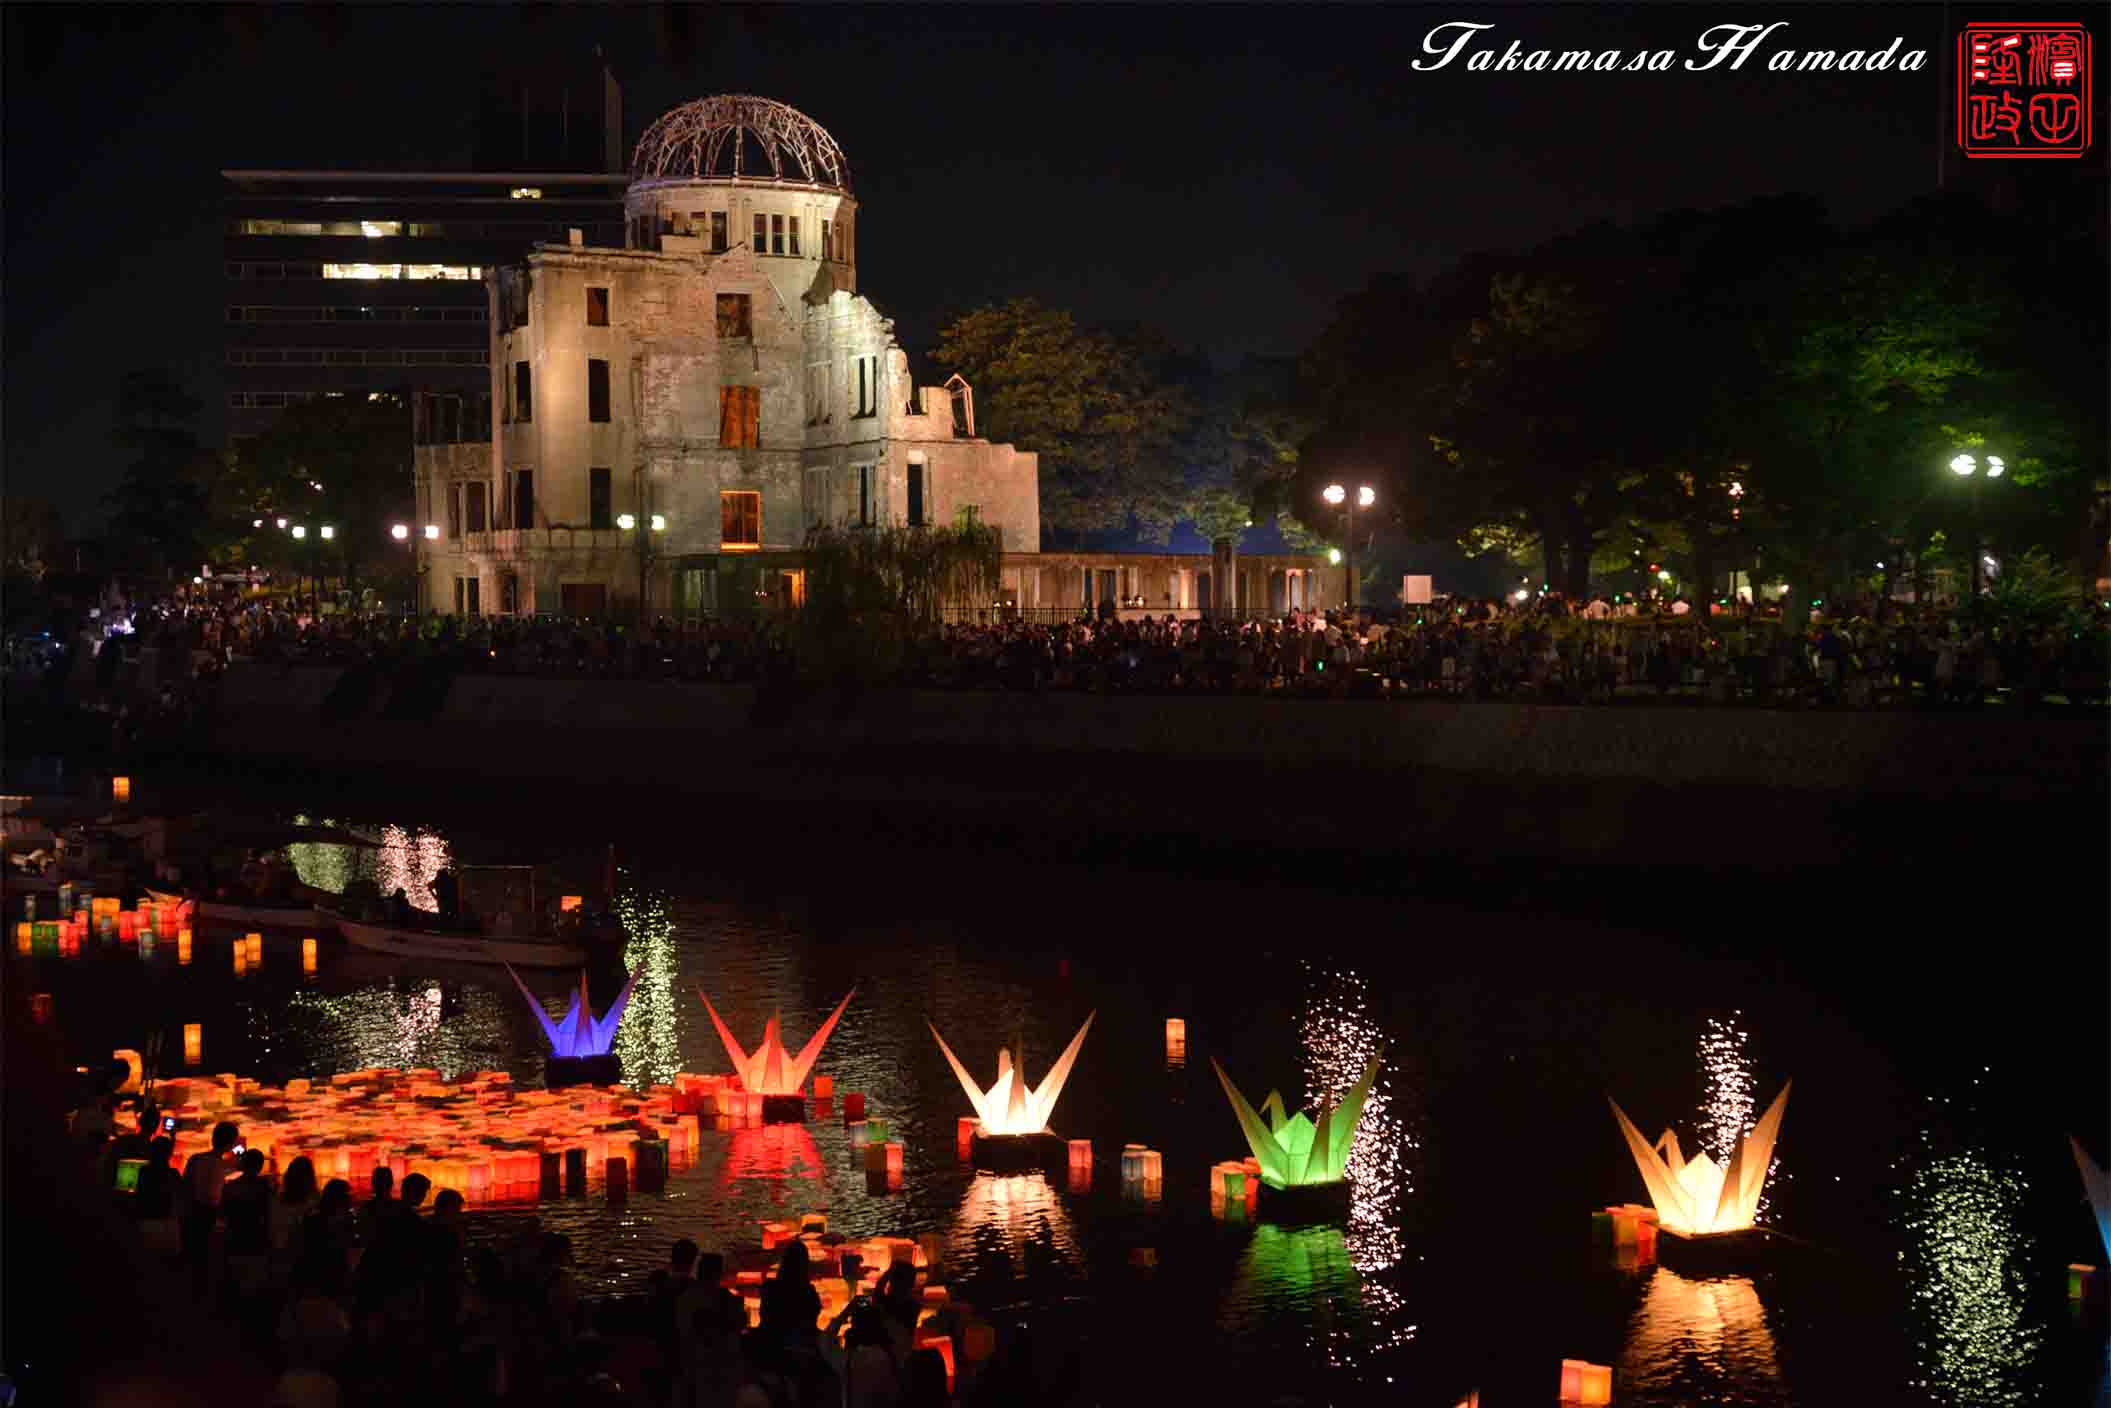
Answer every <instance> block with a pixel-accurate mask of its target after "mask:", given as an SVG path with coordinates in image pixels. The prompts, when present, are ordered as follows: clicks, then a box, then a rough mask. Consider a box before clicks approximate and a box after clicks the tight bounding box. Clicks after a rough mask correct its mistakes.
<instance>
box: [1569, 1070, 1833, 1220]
mask: <svg viewBox="0 0 2111 1408" xmlns="http://www.w3.org/2000/svg"><path fill="white" fill-rule="evenodd" d="M1791 1083H1793V1082H1791ZM1788 1092H1789V1087H1788V1085H1783V1086H1782V1087H1781V1093H1780V1094H1779V1095H1777V1096H1775V1097H1774V1103H1773V1104H1772V1105H1769V1106H1768V1107H1767V1112H1766V1114H1764V1115H1762V1116H1761V1117H1760V1119H1759V1122H1758V1123H1757V1124H1755V1125H1753V1126H1752V1128H1751V1129H1750V1130H1749V1131H1748V1132H1747V1133H1746V1134H1745V1136H1744V1137H1743V1138H1742V1139H1740V1140H1739V1141H1738V1142H1737V1148H1736V1149H1735V1150H1734V1151H1733V1152H1732V1153H1731V1155H1730V1162H1729V1165H1728V1166H1727V1167H1725V1166H1723V1165H1721V1164H1718V1163H1716V1162H1715V1160H1713V1159H1711V1158H1709V1157H1708V1156H1707V1155H1706V1154H1695V1155H1694V1156H1693V1157H1692V1158H1690V1159H1687V1158H1683V1157H1681V1156H1680V1153H1679V1140H1678V1136H1677V1135H1676V1134H1673V1133H1672V1132H1671V1131H1670V1130H1668V1129H1667V1130H1665V1131H1664V1133H1663V1134H1662V1135H1661V1136H1660V1137H1659V1138H1658V1139H1657V1142H1656V1143H1655V1144H1651V1143H1650V1142H1649V1141H1648V1140H1647V1139H1644V1138H1643V1137H1642V1131H1640V1130H1639V1129H1636V1128H1635V1124H1634V1121H1633V1120H1630V1119H1629V1118H1628V1117H1627V1115H1626V1113H1625V1112H1624V1111H1623V1110H1621V1108H1620V1106H1619V1105H1618V1103H1616V1102H1613V1101H1608V1102H1607V1103H1608V1104H1611V1105H1612V1107H1613V1118H1614V1119H1616V1120H1618V1121H1619V1122H1620V1133H1621V1134H1622V1135H1624V1136H1626V1139H1627V1148H1628V1152H1629V1153H1631V1154H1633V1155H1634V1158H1635V1167H1636V1168H1638V1169H1640V1170H1641V1171H1642V1182H1643V1184H1644V1185H1645V1186H1646V1187H1647V1188H1648V1189H1649V1200H1650V1202H1652V1203H1653V1204H1655V1205H1656V1210H1657V1224H1658V1226H1660V1227H1661V1228H1662V1229H1663V1230H1664V1231H1666V1232H1668V1233H1670V1234H1671V1235H1672V1236H1673V1237H1676V1238H1682V1239H1687V1240H1691V1239H1693V1238H1700V1237H1720V1236H1724V1235H1726V1234H1729V1233H1735V1232H1749V1231H1750V1230H1751V1229H1752V1224H1753V1222H1754V1220H1755V1219H1756V1218H1757V1217H1758V1214H1759V1195H1760V1193H1761V1192H1763V1191H1764V1190H1765V1187H1766V1176H1767V1169H1768V1168H1769V1167H1770V1166H1771V1165H1772V1164H1773V1162H1774V1140H1775V1139H1776V1138H1777V1137H1778V1136H1779V1135H1780V1133H1781V1112H1782V1111H1783V1110H1784V1109H1785V1108H1787V1106H1788Z"/></svg>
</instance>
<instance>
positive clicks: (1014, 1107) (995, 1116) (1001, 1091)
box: [926, 1012, 1099, 1135]
mask: <svg viewBox="0 0 2111 1408" xmlns="http://www.w3.org/2000/svg"><path fill="white" fill-rule="evenodd" d="M1098 1015H1099V1014H1098V1013H1097V1012H1095V1013H1093V1014H1092V1017H1096V1016H1098ZM1092 1017H1087V1018H1086V1019H1085V1025H1084V1026H1082V1027H1079V1028H1078V1029H1077V1035H1076V1036H1074V1037H1072V1038H1070V1045H1068V1046H1066V1047H1064V1048H1063V1054H1062V1055H1061V1056H1059V1057H1057V1058H1056V1063H1055V1064H1054V1065H1053V1066H1050V1067H1049V1068H1048V1074H1047V1075H1046V1076H1045V1077H1043V1078H1042V1080H1041V1083H1040V1085H1038V1086H1036V1087H1033V1088H1032V1089H1029V1088H1028V1087H1027V1084H1026V1074H1025V1072H1024V1071H1022V1070H1019V1069H1017V1068H1015V1067H1014V1066H1013V1065H1012V1054H1011V1052H1009V1051H1007V1050H1002V1049H1000V1050H999V1051H998V1052H997V1080H996V1083H995V1084H993V1085H991V1086H990V1088H989V1089H988V1090H984V1089H983V1088H982V1087H981V1086H979V1085H977V1084H975V1079H974V1077H972V1076H970V1075H969V1074H968V1072H967V1067H965V1066H963V1065H961V1064H960V1058H959V1057H957V1056H955V1055H954V1054H953V1048H952V1047H950V1046H947V1045H946V1039H945V1038H944V1037H942V1036H938V1028H937V1027H932V1028H931V1035H932V1036H934V1037H938V1049H939V1050H940V1051H943V1052H945V1054H946V1063H947V1064H948V1065H950V1066H951V1067H952V1068H953V1074H954V1075H955V1076H957V1077H959V1080H960V1088H961V1089H962V1090H964V1091H966V1092H967V1095H968V1103H969V1104H971V1105H973V1106H974V1107H975V1114H976V1115H977V1116H978V1117H979V1118H980V1119H981V1121H982V1132H983V1133H984V1134H986V1135H996V1134H1043V1133H1046V1132H1047V1130H1048V1115H1049V1112H1050V1111H1051V1110H1053V1109H1055V1102H1056V1097H1057V1096H1059V1095H1061V1094H1062V1093H1063V1082H1065V1081H1067V1080H1069V1079H1070V1068H1071V1067H1072V1066H1073V1065H1075V1064H1077V1053H1078V1048H1079V1047H1081V1046H1083V1045H1084V1044H1085V1033H1086V1032H1089V1031H1091V1030H1092ZM926 1025H929V1024H928V1023H927V1024H926Z"/></svg>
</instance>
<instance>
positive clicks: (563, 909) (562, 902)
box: [557, 895, 585, 914]
mask: <svg viewBox="0 0 2111 1408" xmlns="http://www.w3.org/2000/svg"><path fill="white" fill-rule="evenodd" d="M584 902H585V901H584V900H582V899H581V898H580V897H579V896H578V895H565V896H563V897H561V898H560V899H559V900H558V901H557V911H558V913H560V914H574V913H577V912H578V910H579V907H580V905H581V904H583V903H584Z"/></svg>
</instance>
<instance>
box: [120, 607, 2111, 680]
mask: <svg viewBox="0 0 2111 1408" xmlns="http://www.w3.org/2000/svg"><path fill="white" fill-rule="evenodd" d="M1685 606H1686V603H1684V602H1675V603H1664V604H1662V605H1661V608H1660V609H1651V610H1649V611H1645V612H1638V611H1636V610H1635V608H1634V607H1633V606H1631V605H1630V606H1628V607H1624V608H1614V607H1611V606H1610V605H1609V604H1608V603H1605V602H1602V601H1596V602H1589V603H1582V604H1578V605H1575V606H1573V607H1571V606H1569V605H1567V604H1564V603H1562V602H1561V601H1560V600H1559V599H1558V598H1543V599H1540V600H1538V601H1535V602H1533V603H1531V604H1529V605H1522V606H1520V605H1516V604H1511V603H1503V602H1495V601H1476V602H1453V603H1446V604H1443V605H1441V606H1439V607H1437V608H1433V609H1419V608H1409V609H1408V610H1407V611H1405V612H1395V613H1392V614H1393V616H1394V619H1389V620H1374V619H1372V618H1371V617H1369V616H1357V617H1353V618H1351V617H1349V616H1346V615H1344V614H1340V613H1326V614H1318V613H1308V612H1301V611H1292V612H1289V613H1288V614H1285V615H1282V616H1277V617H1270V618H1266V619H1252V618H1246V619H1195V618H1194V617H1193V616H1189V617H1188V618H1186V619H1179V618H1176V617H1175V616H1174V615H1172V614H1167V615H1160V616H1151V615H1143V614H1139V613H1133V612H1119V613H1118V612H1115V611H1113V610H1111V609H1109V608H1107V607H1105V606H1103V607H1102V608H1101V609H1099V610H1096V611H1089V612H1088V611H1082V610H1081V611H1080V612H1079V613H1078V614H1077V615H1076V616H1075V618H1071V619H1063V618H1061V617H1053V616H1049V615H1038V616H1032V617H1029V616H1024V615H1021V614H1019V613H1016V612H1005V611H1001V610H993V611H989V612H984V613H977V614H976V619H974V620H956V621H950V622H943V623H938V622H934V623H930V624H929V625H927V626H924V627H922V628H921V629H919V630H917V631H915V632H913V633H912V634H911V635H910V637H909V639H908V640H907V642H906V644H905V647H904V649H903V650H902V651H901V652H900V653H899V660H898V665H897V666H896V667H894V670H893V674H894V677H893V678H892V679H890V680H884V681H868V683H894V684H902V685H909V686H914V687H920V688H936V689H1003V690H1021V691H1034V690H1085V691H1095V692H1110V691H1141V692H1153V693H1166V692H1174V693H1212V694H1225V693H1242V694H1275V695H1289V696H1320V697H1326V696H1342V695H1375V696H1385V697H1407V696H1420V695H1453V696H1461V697H1467V698H1536V699H1544V700H1548V701H1550V702H1555V701H1559V702H1572V703H1588V702H1609V701H1611V700H1614V699H1616V698H1623V697H1650V698H1655V697H1664V696H1670V695H1688V696H1693V697H1698V698H1704V699H1709V700H1713V701H1715V702H1762V703H1779V702H1799V701H1800V702H1821V703H1827V704H1833V705H1841V706H1850V707H1875V706H1881V705H1885V704H1893V703H1905V702H1925V703H1967V702H1974V701H1981V700H1984V699H1987V698H1990V697H1995V696H1997V695H1998V696H2004V697H2007V698H2009V699H2011V700H2014V701H2017V702H2023V703H2030V702H2034V701H2039V700H2045V699H2051V698H2059V699H2064V700H2066V701H2068V702H2077V701H2095V700H2100V699H2101V698H2102V697H2103V696H2104V692H2105V689H2104V686H2105V680H2106V676H2107V674H2111V655H2107V645H2111V612H2106V611H2104V610H2102V609H2099V610H2097V611H2095V612H2093V613H2091V614H2090V615H2089V616H2088V617H2087V618H2085V619H2077V620H2072V621H2065V622H2040V623H2004V622H1999V621H1991V620H1986V619H1981V618H1975V617H1972V616H1970V615H1968V614H1960V613H1958V612H1955V611H1954V610H1950V609H1936V608H1932V607H1930V608H1917V607H1914V606H1911V605H1903V604H1899V603H1884V604H1882V607H1881V609H1879V607H1878V604H1876V603H1866V602H1865V603H1847V604H1844V605H1842V606H1840V607H1837V608H1835V609H1834V610H1832V611H1830V612H1827V613H1825V614H1823V615H1821V616H1818V617H1816V618H1815V619H1813V620H1810V621H1808V622H1803V623H1792V622H1788V621H1785V620H1783V619H1782V617H1781V615H1780V613H1779V612H1778V610H1770V609H1766V608H1760V609H1756V610H1755V609H1754V608H1751V607H1749V606H1744V607H1740V608H1737V609H1734V610H1717V611H1715V612H1712V613H1708V614H1702V613H1699V612H1695V611H1692V610H1691V609H1690V608H1689V609H1684V610H1681V609H1680V608H1683V607H1685ZM135 621H136V626H135V631H134V634H133V635H132V636H131V637H130V639H131V641H132V646H133V648H134V649H138V648H154V649H157V650H159V651H161V652H164V659H166V660H169V661H181V662H184V663H185V664H187V665H188V666H189V667H190V674H189V676H188V677H189V678H190V679H193V680H195V679H197V678H199V677H200V676H201V675H202V676H204V677H207V678H208V679H209V677H210V675H211V673H212V672H214V671H216V670H218V669H221V668H224V667H225V666H226V665H227V664H228V663H229V662H231V661H233V660H236V659H248V660H253V661H259V662H264V663H270V664H278V665H284V666H292V665H295V664H328V665H337V666H360V665H373V666H378V667H381V668H387V669H392V668H400V667H404V666H415V665H429V666H433V667H437V668H441V669H445V670H451V671H466V672H474V673H491V674H509V675H527V676H561V677H569V678H619V679H647V680H670V681H689V682H714V683H755V682H760V681H766V680H770V679H773V678H783V677H788V676H790V675H792V674H795V673H797V672H798V669H799V663H800V662H799V650H800V636H799V634H798V633H797V631H796V630H795V629H794V627H793V624H792V623H791V622H790V621H789V620H788V619H787V618H785V617H782V616H775V615H760V616H756V617H754V618H751V619H747V620H721V621H690V622H683V623H676V622H672V621H667V620H661V621H659V622H658V623H656V624H655V625H654V626H653V627H652V628H650V629H649V630H645V631H640V630H638V629H636V628H635V627H634V626H625V625H623V624H620V623H616V622H612V621H582V620H564V619H558V618H550V617H526V618H522V617H506V616H501V617H494V616H482V617H471V618H466V619H464V618H458V617H439V616H433V617H425V618H412V617H405V616H401V615H380V614H373V615H357V614H349V613H347V614H339V615H327V616H322V617H308V616H295V615H293V614H291V613H289V612H287V611H285V610H283V609H278V608H274V607H272V606H270V605H269V604H266V603H259V602H254V601H247V602H244V601H226V602H219V603H206V602H202V601H194V602H176V601H167V602H162V603H157V604H156V605H155V606H153V607H150V608H147V609H145V610H142V611H140V612H139V613H138V615H137V617H136V618H135ZM179 673H181V671H179V670H171V669H169V668H167V666H166V665H165V666H164V667H163V668H162V669H161V670H160V671H159V676H158V677H159V678H161V679H162V680H163V682H164V687H165V689H166V690H168V691H170V692H174V691H176V690H177V689H178V687H179V681H178V680H177V679H176V678H175V676H176V675H178V674H179Z"/></svg>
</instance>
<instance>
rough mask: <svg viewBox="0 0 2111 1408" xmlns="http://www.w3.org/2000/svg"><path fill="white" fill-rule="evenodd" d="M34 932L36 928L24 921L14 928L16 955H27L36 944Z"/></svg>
mask: <svg viewBox="0 0 2111 1408" xmlns="http://www.w3.org/2000/svg"><path fill="white" fill-rule="evenodd" d="M36 931H37V926H36V925H35V924H33V923H31V922H30V921H29V920H26V919H25V920H23V921H22V922H21V923H20V924H17V925H16V926H15V952H16V953H28V952H29V951H30V949H31V947H32V946H33V945H34V944H35V942H36Z"/></svg>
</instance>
